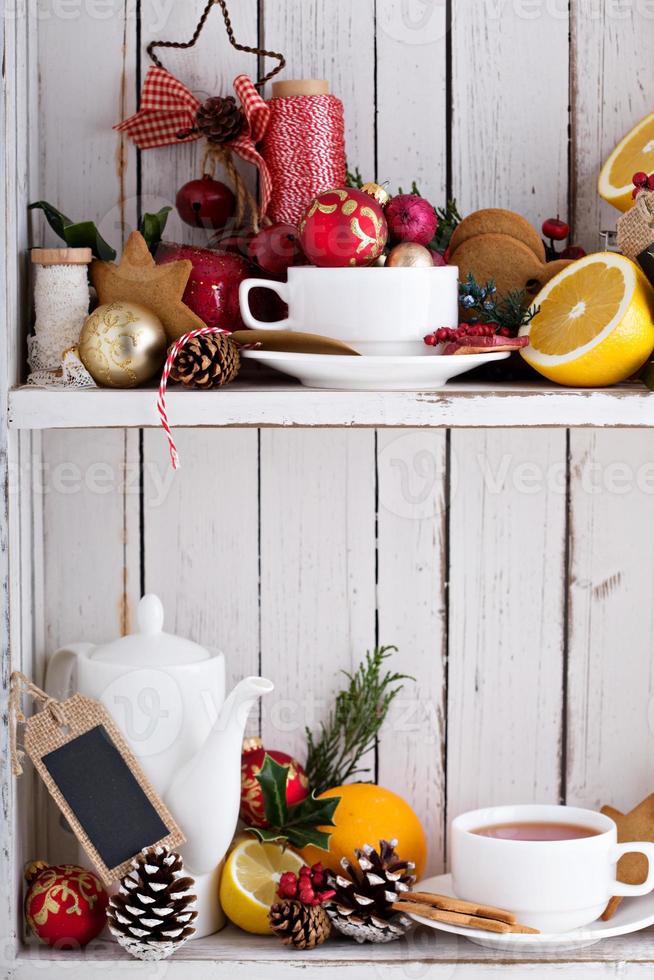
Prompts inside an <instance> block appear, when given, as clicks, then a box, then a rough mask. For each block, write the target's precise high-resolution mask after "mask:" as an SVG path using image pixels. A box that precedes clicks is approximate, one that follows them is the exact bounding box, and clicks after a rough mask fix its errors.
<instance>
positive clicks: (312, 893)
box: [277, 864, 336, 905]
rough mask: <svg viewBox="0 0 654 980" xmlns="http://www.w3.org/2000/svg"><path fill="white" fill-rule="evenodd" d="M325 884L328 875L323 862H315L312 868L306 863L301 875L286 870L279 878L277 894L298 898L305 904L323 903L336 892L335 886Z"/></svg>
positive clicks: (301, 869)
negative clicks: (330, 886)
mask: <svg viewBox="0 0 654 980" xmlns="http://www.w3.org/2000/svg"><path fill="white" fill-rule="evenodd" d="M325 885H327V876H326V874H325V869H324V868H323V866H322V864H314V865H313V867H311V868H309V867H308V866H307V865H306V864H305V865H303V866H302V867H301V868H300V873H299V875H296V874H295V873H294V872H293V871H285V872H284V874H283V875H282V876H281V878H280V879H279V885H278V887H277V894H278V895H279V897H280V898H297V899H299V901H300V902H302V904H303V905H322V904H323V902H328V901H329V899H330V898H333V897H334V895H335V894H336V892H335V891H334V889H333V888H325V887H324V886H325Z"/></svg>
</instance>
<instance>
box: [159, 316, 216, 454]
mask: <svg viewBox="0 0 654 980" xmlns="http://www.w3.org/2000/svg"><path fill="white" fill-rule="evenodd" d="M229 332H230V331H229V330H222V329H221V328H220V327H202V329H201V330H191V331H190V333H185V334H183V335H182V336H181V337H179V338H178V339H177V340H176V341H175V343H174V344H173V345H172V347H171V348H170V349H169V351H168V356H167V357H166V363H165V364H164V368H163V371H162V373H161V381H160V382H159V394H158V396H157V410H158V412H159V420H160V421H161V424H162V426H163V428H164V431H165V433H166V436H167V438H168V447H169V449H170V461H171V463H172V464H173V469H174V470H178V469H179V453H178V452H177V446H176V445H175V440H174V438H173V434H172V432H171V430H170V423H169V422H168V413H167V412H166V387H167V385H168V379H169V377H170V372H171V370H172V367H173V364H174V363H175V361H176V360H177V355H178V354H179V352H180V351H181V350H182V348H183V347H185V346H186V344H187V343H188V342H189V340H192V339H193V337H204V336H205V334H208V333H229Z"/></svg>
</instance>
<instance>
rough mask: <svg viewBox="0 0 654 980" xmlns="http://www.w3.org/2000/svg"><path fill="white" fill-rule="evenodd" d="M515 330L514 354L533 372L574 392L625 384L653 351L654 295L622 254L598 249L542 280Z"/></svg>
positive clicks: (638, 271)
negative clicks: (520, 342)
mask: <svg viewBox="0 0 654 980" xmlns="http://www.w3.org/2000/svg"><path fill="white" fill-rule="evenodd" d="M534 305H535V306H536V307H540V311H539V312H538V313H537V314H536V316H534V318H533V319H532V321H531V323H529V324H527V325H526V326H524V327H522V329H521V330H520V335H521V336H528V337H529V346H528V347H525V348H524V349H523V350H522V351H521V354H522V356H523V357H524V359H525V360H526V361H527V362H528V363H529V364H531V366H532V367H533V368H535V370H536V371H538V372H539V373H540V374H542V375H544V376H545V377H546V378H549V379H550V380H551V381H556V382H557V383H558V384H563V385H572V386H573V387H579V388H588V387H604V386H606V385H612V384H616V383H617V382H618V381H624V380H625V379H626V378H628V377H630V376H631V375H632V374H634V372H635V371H637V370H638V368H640V367H641V366H642V365H643V364H644V363H645V361H646V360H647V358H648V357H649V355H650V354H651V352H652V349H653V348H654V322H653V321H654V293H653V292H652V288H651V286H650V285H649V283H648V281H647V279H646V278H645V276H644V274H643V272H642V271H641V269H640V268H639V267H638V266H637V265H636V263H635V262H632V261H631V259H628V258H626V257H625V256H624V255H618V254H616V253H614V252H600V253H598V254H596V255H587V256H586V257H585V258H583V259H579V261H578V262H573V263H572V264H571V265H569V266H568V267H567V268H566V269H564V270H563V271H562V272H560V273H559V274H558V275H557V276H554V278H553V279H550V281H549V282H548V283H547V285H546V286H544V287H543V289H542V290H541V291H540V293H539V294H538V296H537V297H536V299H535V300H534Z"/></svg>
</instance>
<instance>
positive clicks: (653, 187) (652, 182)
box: [647, 174, 654, 191]
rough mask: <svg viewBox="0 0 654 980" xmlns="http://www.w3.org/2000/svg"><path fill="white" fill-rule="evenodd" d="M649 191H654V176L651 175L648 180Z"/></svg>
mask: <svg viewBox="0 0 654 980" xmlns="http://www.w3.org/2000/svg"><path fill="white" fill-rule="evenodd" d="M647 190H648V191H654V174H650V175H649V177H648V178H647Z"/></svg>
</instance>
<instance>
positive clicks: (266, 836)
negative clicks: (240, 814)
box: [245, 827, 288, 844]
mask: <svg viewBox="0 0 654 980" xmlns="http://www.w3.org/2000/svg"><path fill="white" fill-rule="evenodd" d="M245 829H246V830H249V831H250V833H252V834H254V835H255V836H256V837H258V838H259V840H260V841H263V843H264V844H274V843H275V842H276V841H285V840H288V836H287V834H286V833H285V832H284V831H283V830H279V829H277V830H272V829H269V828H268V827H246V828H245Z"/></svg>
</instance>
